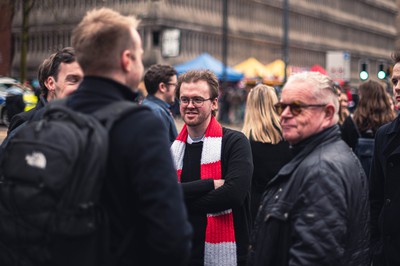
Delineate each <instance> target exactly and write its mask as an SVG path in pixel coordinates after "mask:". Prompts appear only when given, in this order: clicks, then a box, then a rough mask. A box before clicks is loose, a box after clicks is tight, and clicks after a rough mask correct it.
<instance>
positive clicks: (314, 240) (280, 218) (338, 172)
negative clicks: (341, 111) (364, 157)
mask: <svg viewBox="0 0 400 266" xmlns="http://www.w3.org/2000/svg"><path fill="white" fill-rule="evenodd" d="M338 105H339V104H338V97H337V94H336V92H335V90H334V88H333V82H332V80H331V79H330V78H329V77H327V76H325V75H322V74H319V73H315V72H305V73H300V74H296V75H293V76H291V77H290V78H289V80H288V82H287V83H286V84H285V86H284V88H283V91H282V95H281V102H279V103H277V104H276V105H275V109H276V112H277V113H278V114H279V115H280V118H281V125H282V130H283V137H284V138H285V139H286V140H287V141H288V142H289V143H290V145H291V147H292V150H293V153H294V157H293V159H292V160H291V161H290V162H289V163H288V164H287V165H285V166H284V167H283V168H282V169H281V170H280V172H279V173H278V174H277V175H276V176H275V177H274V178H273V179H272V180H271V181H270V182H269V183H268V185H267V187H266V192H265V194H264V198H263V200H262V205H261V207H260V209H259V213H258V215H257V219H256V223H255V229H254V232H253V236H252V239H251V246H250V254H249V256H250V257H249V265H273V266H279V265H324V266H329V265H332V266H333V265H368V262H369V256H368V241H369V229H368V222H369V209H368V182H367V178H366V176H365V173H364V171H363V169H362V167H361V165H360V162H359V161H358V160H357V158H356V156H355V155H354V154H353V153H352V151H351V149H350V148H349V147H348V146H347V145H346V143H344V142H343V141H342V140H341V138H340V131H339V126H338V125H337V122H338Z"/></svg>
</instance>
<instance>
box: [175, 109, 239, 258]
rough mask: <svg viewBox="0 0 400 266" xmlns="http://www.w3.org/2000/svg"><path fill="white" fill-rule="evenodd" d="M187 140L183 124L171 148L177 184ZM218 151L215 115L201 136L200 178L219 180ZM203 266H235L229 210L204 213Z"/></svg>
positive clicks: (218, 130) (219, 133) (219, 130)
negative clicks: (205, 221)
mask: <svg viewBox="0 0 400 266" xmlns="http://www.w3.org/2000/svg"><path fill="white" fill-rule="evenodd" d="M187 138H188V131H187V127H186V125H184V126H183V128H182V130H181V132H180V133H179V135H178V137H177V138H176V140H175V141H174V142H173V144H172V146H171V152H172V155H173V159H174V162H175V167H176V169H177V173H178V181H179V182H181V174H182V167H183V156H184V154H185V147H186V140H187ZM221 150H222V127H221V125H220V124H219V123H218V122H217V120H216V119H215V118H214V116H211V121H210V124H209V125H208V127H207V129H206V133H205V135H204V142H203V150H202V152H201V166H200V178H201V179H206V178H212V179H214V180H217V179H221V178H222V170H221ZM204 265H210V266H211V265H218V266H232V265H237V257H236V240H235V230H234V226H233V215H232V209H229V210H225V211H222V212H219V213H208V214H207V226H206V236H205V250H204Z"/></svg>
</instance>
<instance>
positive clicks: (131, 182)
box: [68, 8, 191, 265]
mask: <svg viewBox="0 0 400 266" xmlns="http://www.w3.org/2000/svg"><path fill="white" fill-rule="evenodd" d="M137 25H138V20H136V19H135V18H134V17H131V16H123V15H121V14H119V13H118V12H115V11H113V10H110V9H107V8H102V9H98V10H93V11H90V12H88V13H87V14H86V16H85V17H84V18H83V19H82V21H81V22H80V23H79V25H78V26H77V27H76V28H75V29H74V31H73V34H72V44H73V47H74V48H75V51H76V56H77V60H78V62H79V64H80V65H81V67H82V69H83V72H84V74H85V76H84V79H83V81H82V83H81V84H80V86H79V88H78V89H77V90H76V91H75V93H73V94H72V95H71V96H70V98H69V100H68V105H69V106H70V107H71V108H73V109H74V110H77V111H80V112H83V113H92V112H94V111H96V110H98V109H100V108H102V107H104V106H105V105H108V104H111V103H114V102H116V101H133V100H134V99H135V93H134V89H135V88H137V86H138V84H139V81H140V79H141V77H142V75H143V64H142V54H143V50H142V43H141V38H140V36H139V33H138V32H137V30H136V27H137ZM163 131H164V128H163V126H162V124H160V123H159V120H158V118H157V117H156V116H155V115H154V113H153V112H152V111H151V110H150V109H148V108H146V107H139V109H138V110H137V111H135V112H133V113H131V114H128V115H127V116H124V117H123V118H122V119H121V120H119V121H117V123H116V124H115V125H114V127H113V128H112V130H111V131H110V136H109V139H110V142H109V154H108V165H107V176H106V180H105V186H104V189H103V192H102V195H101V197H102V199H101V200H102V203H103V205H104V207H105V208H106V211H107V212H108V214H109V219H110V222H109V223H110V227H109V230H110V232H111V234H110V239H109V242H106V243H104V242H103V244H105V245H106V246H108V247H109V250H108V251H109V252H110V253H111V256H112V257H116V260H117V263H116V265H182V264H185V263H186V260H187V258H188V255H189V250H190V238H191V227H190V224H189V223H188V221H187V215H186V211H185V207H184V204H183V199H182V193H181V191H180V188H179V187H178V185H177V183H176V173H175V170H174V167H173V164H172V159H171V154H170V152H169V143H168V140H167V138H165V133H164V132H163ZM80 249H83V251H80V253H79V254H90V253H89V252H88V253H85V251H84V249H85V247H84V246H83V247H80V246H79V243H77V247H75V248H74V250H80ZM68 253H69V254H71V256H72V255H73V254H74V253H72V252H71V250H69V251H68ZM95 255H96V258H95V259H98V261H99V263H98V265H103V264H102V263H104V260H103V261H102V260H101V259H102V255H104V254H100V253H95ZM82 256H85V255H82ZM89 259H90V258H89ZM81 261H82V262H83V261H84V259H82V260H81ZM74 265H76V264H74ZM106 265H110V264H106ZM113 265H114V264H113Z"/></svg>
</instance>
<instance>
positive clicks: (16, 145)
mask: <svg viewBox="0 0 400 266" xmlns="http://www.w3.org/2000/svg"><path fill="white" fill-rule="evenodd" d="M65 102H66V101H65V100H62V101H59V102H54V101H53V102H52V103H50V104H49V105H48V106H47V107H46V108H47V110H46V111H45V112H44V114H43V117H42V118H41V119H40V120H38V121H30V122H28V123H26V125H24V126H23V128H21V129H19V130H18V132H17V133H16V134H15V135H14V136H13V137H12V138H11V139H10V140H9V142H8V144H7V145H6V147H5V149H4V153H3V154H2V156H1V158H0V265H7V266H8V265H21V266H25V265H26V266H28V265H41V266H42V265H88V266H89V265H102V264H103V263H104V265H109V264H110V261H111V260H112V259H111V258H110V257H109V256H108V251H107V249H108V247H106V246H107V244H108V243H109V241H108V239H107V237H108V231H107V230H108V219H107V215H106V213H105V211H104V209H103V208H102V206H101V204H99V199H100V192H101V189H102V185H103V181H104V178H105V172H106V166H107V155H108V132H109V130H110V129H111V127H112V125H113V124H114V122H115V121H116V120H118V119H120V118H122V117H123V116H124V115H125V114H127V113H132V112H133V111H134V110H135V109H137V108H138V106H137V105H136V104H134V103H131V102H127V101H123V102H116V103H112V104H110V105H108V106H106V107H104V108H102V109H100V110H98V111H97V112H95V113H93V114H92V115H88V114H83V113H79V112H75V111H73V110H71V109H70V108H68V107H66V104H65ZM76 258H79V263H78V262H77V261H74V259H76Z"/></svg>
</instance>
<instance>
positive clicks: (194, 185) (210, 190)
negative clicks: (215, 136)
mask: <svg viewBox="0 0 400 266" xmlns="http://www.w3.org/2000/svg"><path fill="white" fill-rule="evenodd" d="M202 148H203V143H202V142H200V143H194V144H186V148H185V154H184V158H183V168H182V175H181V182H182V188H183V191H184V197H185V202H186V206H187V209H188V213H189V220H190V222H191V224H192V226H193V230H194V237H193V244H192V245H193V246H192V257H191V261H190V265H204V242H205V229H206V225H207V217H206V215H207V213H214V212H220V211H224V210H227V209H232V212H233V219H234V228H235V238H236V244H237V255H238V265H245V264H246V257H247V249H248V242H249V230H250V222H251V219H250V208H249V205H250V203H249V201H250V198H249V196H250V195H249V194H250V182H251V176H252V172H253V163H252V156H251V149H250V145H249V142H248V140H247V138H246V137H245V136H244V135H243V134H242V133H240V132H238V131H234V130H231V129H227V128H224V129H223V137H222V153H221V166H222V179H224V180H225V183H224V185H223V186H222V187H220V188H218V189H214V182H213V180H212V179H203V180H201V179H200V158H201V151H202Z"/></svg>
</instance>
